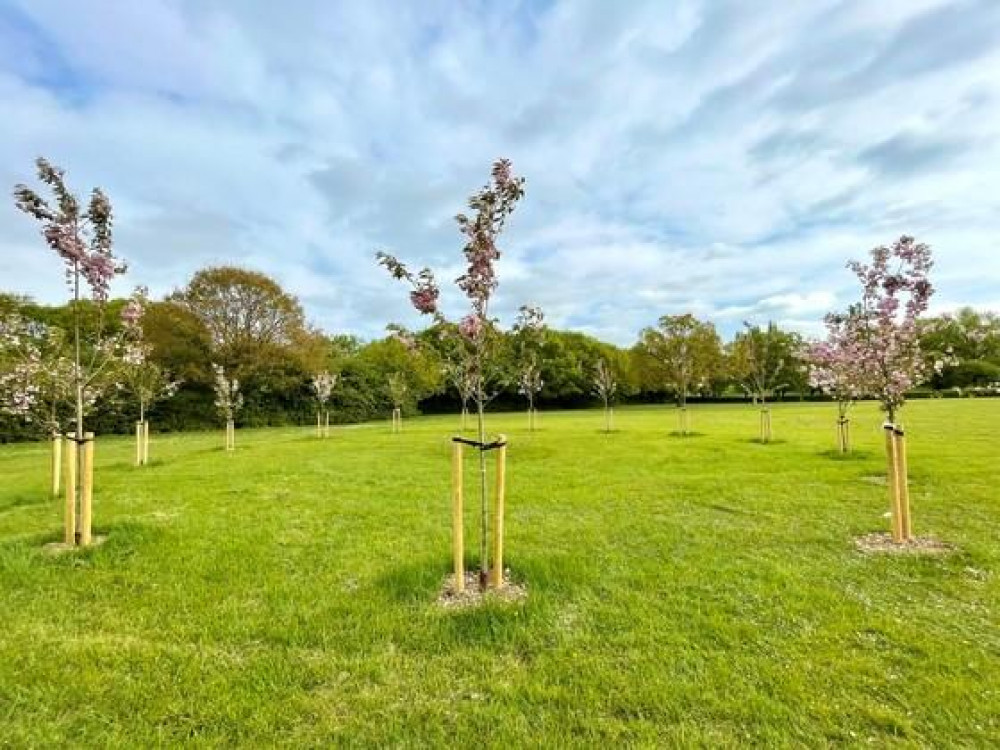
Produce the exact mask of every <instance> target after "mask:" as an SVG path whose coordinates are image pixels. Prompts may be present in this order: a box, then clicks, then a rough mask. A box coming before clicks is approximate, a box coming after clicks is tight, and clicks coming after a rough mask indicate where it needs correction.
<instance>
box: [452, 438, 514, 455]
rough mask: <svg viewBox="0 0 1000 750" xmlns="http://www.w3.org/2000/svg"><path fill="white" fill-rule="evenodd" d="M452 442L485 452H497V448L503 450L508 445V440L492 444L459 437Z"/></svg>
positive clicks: (495, 441)
mask: <svg viewBox="0 0 1000 750" xmlns="http://www.w3.org/2000/svg"><path fill="white" fill-rule="evenodd" d="M451 442H453V443H462V444H463V445H471V446H472V447H473V448H478V449H479V450H481V451H483V452H486V451H491V450H495V449H496V448H503V447H504V446H505V445H507V440H506V439H501V440H494V441H493V442H492V443H481V442H479V441H478V440H469V439H468V438H464V437H458V436H456V437H453V438H452V439H451Z"/></svg>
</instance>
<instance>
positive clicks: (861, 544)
mask: <svg viewBox="0 0 1000 750" xmlns="http://www.w3.org/2000/svg"><path fill="white" fill-rule="evenodd" d="M854 546H855V547H857V548H858V551H859V552H863V553H865V554H890V555H906V554H909V555H947V554H949V553H951V552H954V551H955V545H953V544H949V543H948V542H942V541H941V540H940V539H935V538H934V537H932V536H918V537H915V538H913V539H910V540H909V541H906V542H894V541H893V540H892V534H889V533H888V532H885V531H879V532H876V533H873V534H865V535H864V536H860V537H858V538H857V539H855V540H854Z"/></svg>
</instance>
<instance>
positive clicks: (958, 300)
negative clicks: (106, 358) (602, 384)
mask: <svg viewBox="0 0 1000 750" xmlns="http://www.w3.org/2000/svg"><path fill="white" fill-rule="evenodd" d="M0 111H2V112H3V113H4V116H3V117H0V183H2V184H4V185H9V186H11V187H12V186H13V185H14V183H16V182H19V181H25V180H28V179H30V178H31V177H32V174H31V172H32V160H33V158H34V157H35V156H36V155H38V154H45V155H47V156H48V157H49V158H50V159H52V160H53V161H55V162H56V163H58V164H61V165H62V166H64V167H65V168H66V169H67V171H68V173H69V176H70V179H71V181H72V183H73V184H74V185H75V186H76V187H77V188H79V189H80V190H84V189H87V188H89V187H90V186H91V185H93V184H100V185H102V186H104V187H105V188H106V189H107V190H108V192H109V193H110V195H111V197H112V200H113V202H114V205H115V210H116V220H117V240H118V249H119V252H120V254H122V255H123V256H124V257H125V258H127V259H128V261H129V262H130V265H131V269H130V274H129V276H128V277H127V279H126V281H125V282H123V283H121V284H120V285H119V287H118V291H119V292H122V293H127V291H128V289H129V288H130V286H131V285H134V284H139V283H142V284H145V285H147V286H149V287H150V288H151V290H152V291H153V293H154V294H160V293H165V292H169V291H170V290H172V289H174V288H176V287H178V286H181V285H182V284H183V283H184V282H185V281H186V279H187V278H188V277H189V276H190V274H191V273H192V272H193V271H195V270H196V269H197V268H199V267H201V266H203V265H205V264H218V263H239V264H242V265H245V266H248V267H252V268H255V269H259V270H262V271H264V272H266V273H269V274H271V275H273V276H275V277H276V278H277V279H278V280H279V281H280V282H281V283H282V284H283V285H285V287H286V288H287V289H289V290H290V291H292V292H294V293H295V294H297V295H298V296H299V297H300V299H301V300H302V301H303V304H304V306H305V308H306V311H307V314H308V316H309V318H310V319H311V320H312V321H313V322H314V323H316V324H318V325H320V326H322V327H324V328H326V329H327V330H330V331H337V332H341V331H351V332H355V333H358V334H361V335H364V336H377V335H380V334H381V332H382V331H383V329H384V326H385V325H386V323H388V322H390V321H396V322H401V323H404V324H408V325H417V324H418V323H419V321H418V319H417V317H416V315H415V314H414V313H412V312H411V311H410V310H409V308H408V306H407V304H406V300H405V294H404V290H403V289H401V288H399V287H398V286H396V285H394V284H393V283H392V282H391V280H390V279H388V278H387V276H386V275H385V274H384V272H382V271H381V269H378V268H376V266H375V264H374V262H373V258H372V256H373V254H374V252H375V250H376V249H382V248H384V249H388V250H391V251H392V252H395V253H396V254H398V255H399V256H401V257H402V258H404V259H406V260H408V261H411V262H413V263H414V264H416V265H424V264H429V265H431V266H433V267H435V268H436V269H437V270H438V272H439V275H440V277H441V278H442V279H445V280H447V279H451V278H454V277H455V276H457V275H458V273H459V272H460V266H459V262H460V248H461V240H460V237H459V235H458V234H457V232H456V231H455V227H454V223H453V221H452V217H453V216H454V214H455V213H456V212H457V211H459V210H461V209H462V207H463V202H464V199H465V197H466V196H467V195H468V194H469V193H470V192H472V191H473V190H474V189H476V188H477V187H478V186H480V185H481V184H482V183H483V182H484V181H485V179H486V177H487V174H488V169H489V164H490V162H491V161H492V160H493V159H494V158H496V157H498V156H507V157H509V158H511V159H512V160H513V162H514V166H515V170H516V171H517V172H518V173H520V174H523V175H524V176H525V177H526V178H527V195H526V197H525V199H524V201H523V205H522V206H521V208H519V210H518V213H517V214H516V215H515V217H514V219H513V221H512V223H511V225H510V228H509V231H508V233H507V235H506V236H505V239H504V241H503V244H502V248H503V250H504V257H503V259H502V261H501V265H500V271H499V272H500V279H501V287H500V291H499V294H498V297H497V307H496V310H497V312H498V314H500V316H501V317H502V318H505V319H506V320H507V321H508V322H509V320H510V317H511V315H512V313H513V311H514V310H515V309H516V308H517V306H518V305H520V304H522V303H524V302H532V303H536V304H540V305H541V306H542V307H543V308H544V309H545V310H546V312H547V314H548V317H549V319H550V322H551V323H553V324H554V325H558V326H564V327H573V328H577V329H581V330H585V331H587V332H589V333H592V334H594V335H597V336H599V337H602V338H605V339H607V340H612V341H616V342H618V343H622V344H626V343H630V342H631V341H632V340H633V339H634V337H635V334H636V332H637V331H638V330H639V329H640V328H642V327H643V326H645V325H648V324H651V323H653V322H654V321H655V320H656V319H657V318H658V317H659V316H660V315H663V314H668V313H681V312H688V311H690V312H694V313H695V314H697V315H699V316H703V317H706V318H709V319H712V320H713V321H715V322H716V324H717V325H719V327H720V328H721V329H723V330H724V331H726V332H731V331H732V330H733V329H734V328H736V327H737V326H739V324H740V321H742V320H744V319H750V320H757V321H764V320H766V319H769V318H771V319H775V320H778V321H780V322H782V323H783V324H785V325H789V326H792V327H795V328H798V329H800V330H802V331H805V332H808V333H815V332H818V330H819V323H820V320H821V318H822V316H823V314H824V313H825V312H827V311H828V310H830V309H832V308H836V307H841V306H844V305H846V304H847V303H848V302H849V301H850V300H851V298H852V296H853V294H854V289H853V279H852V277H851V276H850V274H849V273H848V272H847V271H846V270H845V269H844V262H845V261H846V260H847V259H849V258H851V257H859V256H861V255H863V254H864V253H865V252H866V251H867V250H868V249H869V248H870V247H872V246H873V245H875V244H879V243H887V242H890V241H891V240H892V239H893V238H895V237H896V236H898V235H899V234H901V233H904V232H906V233H910V234H915V235H916V236H917V237H918V238H919V239H921V240H923V241H926V242H928V243H930V244H931V245H932V247H933V248H934V250H935V254H936V259H937V266H936V269H935V282H936V286H937V287H938V294H937V297H936V299H935V304H934V309H935V310H936V311H942V310H948V309H953V308H955V307H957V306H960V305H962V304H973V305H977V306H980V307H984V308H990V309H994V310H1000V243H998V237H1000V233H998V230H1000V143H998V140H997V136H998V132H1000V2H997V1H996V0H960V1H956V0H880V1H879V2H870V1H869V0H857V1H854V0H809V1H808V2H787V1H786V0H761V1H760V2H753V3H749V2H744V1H742V0H690V1H689V2H684V1H678V2H668V1H667V0H650V1H649V2H644V1H642V0H630V2H617V1H615V0H603V1H591V2H587V1H583V0H577V1H574V2H555V1H553V2H520V3H518V2H493V3H489V2H485V0H478V1H476V2H468V1H462V0H440V1H438V2H434V1H431V2H419V3H412V2H402V1H400V2H394V3H390V2H376V1H372V2H364V3H362V2H343V3H332V2H324V1H321V0H317V1H316V2H304V1H302V2H288V3H275V2H270V0H259V1H258V0H241V1H238V2H229V1H226V2H223V1H222V0H216V1H213V0H143V2H128V1H127V0H115V1H112V0H88V2H86V3H81V2H71V1H70V0H65V1H64V2H55V1H51V0H23V1H21V0H0ZM48 252H49V251H48V250H47V249H46V248H45V247H44V246H43V245H42V243H41V241H40V239H39V238H38V236H37V230H36V227H35V226H33V225H32V224H31V223H30V222H29V220H28V219H27V218H26V217H24V216H22V215H20V214H18V213H17V212H16V211H15V210H14V209H13V208H12V205H11V202H10V201H9V200H8V201H5V202H3V204H2V205H0V289H13V290H18V291H22V292H26V293H29V294H31V295H32V296H34V297H36V298H37V299H40V300H45V301H58V300H60V299H61V298H62V297H63V294H64V293H63V289H62V279H61V274H60V272H59V270H58V267H57V266H56V264H55V263H54V258H52V257H50V256H49V255H48ZM445 304H446V306H447V307H450V309H452V310H454V311H458V310H459V305H460V300H458V299H457V298H456V296H455V295H454V293H451V292H449V293H448V294H447V295H446V298H445Z"/></svg>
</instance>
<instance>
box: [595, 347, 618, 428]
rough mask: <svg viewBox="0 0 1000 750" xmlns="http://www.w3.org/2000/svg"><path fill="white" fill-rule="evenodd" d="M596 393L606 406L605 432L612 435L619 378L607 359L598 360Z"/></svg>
mask: <svg viewBox="0 0 1000 750" xmlns="http://www.w3.org/2000/svg"><path fill="white" fill-rule="evenodd" d="M594 393H596V394H597V396H598V398H600V399H601V401H602V402H603V404H604V431H605V432H606V433H609V434H610V432H611V429H612V426H613V424H614V418H615V415H614V407H613V404H614V401H615V395H616V394H617V393H618V378H617V376H616V375H615V371H614V370H613V369H612V368H611V366H610V365H609V364H608V362H607V360H605V359H599V360H597V366H596V367H595V368H594Z"/></svg>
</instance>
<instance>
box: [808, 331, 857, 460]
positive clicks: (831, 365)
mask: <svg viewBox="0 0 1000 750" xmlns="http://www.w3.org/2000/svg"><path fill="white" fill-rule="evenodd" d="M853 323H854V319H853V318H851V317H850V316H847V315H841V314H837V313H831V314H829V315H827V316H826V331H827V333H826V339H825V340H823V341H815V342H812V343H811V344H809V345H807V346H806V347H805V351H804V352H803V355H802V356H803V359H804V360H805V361H806V362H807V366H808V368H809V385H810V386H812V387H813V388H818V389H819V390H820V391H821V392H822V393H824V394H826V395H827V396H831V397H832V398H833V399H834V400H835V401H836V402H837V449H838V450H839V451H840V452H841V453H849V452H850V450H851V437H850V434H851V433H850V419H849V418H848V413H849V410H850V407H851V405H852V404H853V403H854V402H855V401H856V400H857V399H859V398H861V397H862V396H864V395H865V387H866V371H865V367H864V356H863V352H862V351H861V349H860V347H859V346H858V342H857V337H856V336H855V335H854V334H855V331H854V328H853Z"/></svg>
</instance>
